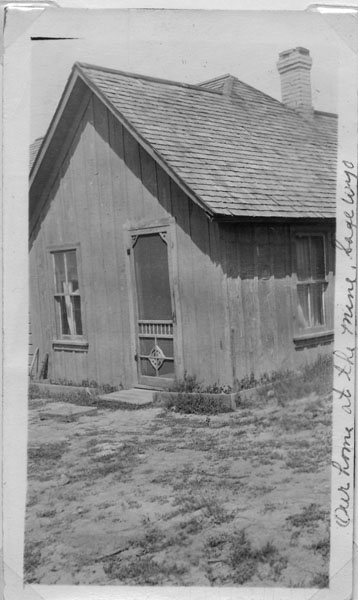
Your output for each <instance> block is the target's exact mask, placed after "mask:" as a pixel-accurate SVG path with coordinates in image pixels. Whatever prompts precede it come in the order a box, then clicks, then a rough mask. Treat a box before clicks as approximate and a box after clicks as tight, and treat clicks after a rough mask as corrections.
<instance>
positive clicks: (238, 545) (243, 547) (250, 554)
mask: <svg viewBox="0 0 358 600" xmlns="http://www.w3.org/2000/svg"><path fill="white" fill-rule="evenodd" d="M287 562H288V561H287V558H285V557H284V556H281V554H280V553H279V552H278V550H277V548H276V547H275V546H274V545H273V544H272V543H271V542H267V543H266V544H265V545H264V546H263V547H262V548H259V549H256V548H253V547H252V545H251V542H250V540H249V539H248V538H247V537H246V533H245V531H244V530H243V531H240V532H239V533H238V534H236V535H235V536H234V537H233V538H232V541H231V552H230V563H231V566H232V567H233V568H234V569H235V574H234V582H235V583H239V584H241V585H242V584H243V583H245V582H246V581H248V580H249V579H251V578H252V577H253V576H254V575H255V574H256V573H257V572H258V570H259V567H260V565H262V564H268V565H269V567H270V570H271V575H270V576H271V578H272V579H273V580H274V581H276V580H277V579H278V578H279V577H280V575H281V572H282V571H283V569H285V568H286V566H287Z"/></svg>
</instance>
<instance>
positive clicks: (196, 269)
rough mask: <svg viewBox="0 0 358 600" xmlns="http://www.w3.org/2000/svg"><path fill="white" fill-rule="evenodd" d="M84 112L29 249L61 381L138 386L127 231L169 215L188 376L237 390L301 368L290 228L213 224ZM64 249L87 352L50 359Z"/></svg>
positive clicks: (96, 104) (44, 330)
mask: <svg viewBox="0 0 358 600" xmlns="http://www.w3.org/2000/svg"><path fill="white" fill-rule="evenodd" d="M82 111H84V112H83V114H82V116H81V118H79V117H78V116H77V122H78V126H77V129H76V130H75V131H74V132H73V138H72V139H71V140H70V143H69V145H68V148H67V152H66V153H65V154H64V157H63V158H61V161H60V163H58V164H55V165H54V167H53V169H54V173H55V176H54V177H53V184H52V186H51V190H50V192H47V191H46V189H45V192H44V193H45V198H44V199H43V200H46V199H47V202H46V203H45V205H44V208H43V210H42V214H41V216H40V219H39V222H38V224H37V225H36V227H35V229H34V232H35V233H34V235H33V237H32V239H31V251H30V272H31V277H30V286H31V290H30V296H31V323H32V335H33V344H34V346H35V347H37V346H38V347H39V348H40V360H41V359H42V357H43V356H44V354H45V353H46V352H48V353H49V355H50V365H49V376H50V377H51V379H52V380H54V381H58V382H60V381H72V382H74V383H81V382H82V381H83V380H87V381H91V380H95V381H96V382H97V383H110V384H114V385H118V384H120V383H121V384H122V385H124V387H130V386H132V385H133V384H135V369H136V367H135V363H134V356H133V352H132V348H133V339H132V336H134V332H133V331H132V330H131V324H130V306H129V293H128V276H127V275H128V272H127V268H128V265H127V263H126V261H127V260H128V257H127V255H126V240H125V232H124V229H123V225H124V223H126V222H128V221H130V222H131V223H132V224H135V223H139V222H140V223H143V222H144V221H150V222H154V221H155V220H156V219H158V220H159V219H163V218H166V217H171V216H174V217H175V219H176V223H177V225H176V239H177V260H178V286H179V289H178V291H179V294H178V295H179V297H180V314H181V330H182V359H183V361H182V366H183V369H186V370H187V371H188V372H190V373H193V374H194V373H195V374H196V375H197V376H198V378H199V379H203V380H205V381H207V382H211V383H213V382H214V381H220V382H221V383H232V381H233V379H235V378H238V379H240V378H241V377H244V376H245V375H247V374H250V373H251V372H252V371H254V372H264V371H270V370H272V369H277V368H279V367H280V366H293V364H295V361H296V355H297V351H296V350H295V349H294V346H293V342H292V337H293V333H294V322H293V318H292V314H293V312H294V310H293V304H294V299H293V296H292V294H293V290H292V282H291V273H292V268H291V264H292V261H291V256H290V247H291V242H292V240H291V239H290V236H291V232H290V228H289V226H283V227H282V226H280V227H279V226H273V227H270V226H268V225H259V226H257V225H255V226H254V225H218V224H217V223H215V222H210V221H209V220H208V219H207V217H206V216H205V214H204V212H203V211H202V210H201V209H200V208H199V207H198V206H196V205H195V204H194V203H193V202H192V201H191V200H189V198H188V197H187V196H186V195H185V194H184V192H182V191H181V190H180V189H179V187H178V186H177V185H176V184H175V183H174V182H173V181H172V180H171V179H170V178H169V176H168V175H167V174H166V173H165V172H164V171H163V170H162V169H161V167H159V166H158V165H157V164H156V163H155V161H154V160H153V159H152V158H151V157H150V156H149V155H148V154H147V153H146V152H145V151H144V150H143V149H142V148H141V147H140V146H139V144H138V143H137V142H136V141H135V140H134V138H133V137H132V136H131V135H130V134H129V133H128V132H127V131H126V130H125V129H123V127H122V126H121V125H120V124H119V123H118V121H117V120H116V119H115V117H113V115H112V114H111V113H110V112H109V111H108V110H107V109H106V108H105V107H104V106H103V105H102V103H101V102H100V101H99V100H98V99H97V98H96V97H94V96H91V97H90V98H89V100H88V103H87V105H86V106H85V107H82ZM39 202H40V203H41V199H39ZM61 244H79V261H78V262H79V265H78V266H79V278H80V291H81V299H82V318H83V327H84V336H85V337H86V339H87V340H88V350H86V351H76V352H74V351H69V350H55V349H53V348H52V340H53V339H54V338H55V337H56V335H55V322H54V299H53V291H52V281H53V273H52V265H51V263H50V260H49V247H50V246H58V245H61ZM330 260H331V259H330ZM331 266H332V265H331ZM332 270H333V267H332ZM330 287H331V288H332V287H333V286H332V285H330ZM332 307H333V302H332ZM301 356H302V353H301Z"/></svg>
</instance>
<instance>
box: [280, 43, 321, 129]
mask: <svg viewBox="0 0 358 600" xmlns="http://www.w3.org/2000/svg"><path fill="white" fill-rule="evenodd" d="M311 66H312V58H311V57H310V53H309V50H306V48H301V47H298V48H292V50H285V52H280V54H279V58H278V62H277V68H278V72H279V73H280V76H281V93H282V102H283V103H284V104H286V106H288V107H289V108H293V109H295V110H297V112H299V113H301V114H302V116H304V117H306V118H312V117H313V106H312V94H311Z"/></svg>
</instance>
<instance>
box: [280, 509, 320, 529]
mask: <svg viewBox="0 0 358 600" xmlns="http://www.w3.org/2000/svg"><path fill="white" fill-rule="evenodd" d="M328 516H329V513H328V511H326V510H323V509H321V508H320V507H319V505H318V504H316V503H314V502H313V503H311V504H309V505H308V506H305V507H304V508H303V510H302V512H300V513H297V514H296V515H290V516H289V517H287V518H286V521H287V523H290V524H291V525H292V526H293V527H298V528H303V527H305V528H306V529H312V528H314V527H315V526H316V525H317V522H318V521H326V520H327V519H328Z"/></svg>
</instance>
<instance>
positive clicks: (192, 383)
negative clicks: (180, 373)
mask: <svg viewBox="0 0 358 600" xmlns="http://www.w3.org/2000/svg"><path fill="white" fill-rule="evenodd" d="M168 391H169V392H185V393H187V394H194V393H196V392H197V393H203V394H204V393H205V394H231V392H232V387H231V386H230V385H228V384H220V383H212V384H210V385H204V384H203V382H200V381H198V379H197V377H196V375H188V374H187V372H185V373H184V378H183V379H176V380H175V381H174V383H173V384H172V385H171V386H170V387H169V388H168Z"/></svg>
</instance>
